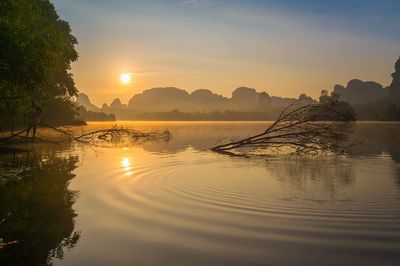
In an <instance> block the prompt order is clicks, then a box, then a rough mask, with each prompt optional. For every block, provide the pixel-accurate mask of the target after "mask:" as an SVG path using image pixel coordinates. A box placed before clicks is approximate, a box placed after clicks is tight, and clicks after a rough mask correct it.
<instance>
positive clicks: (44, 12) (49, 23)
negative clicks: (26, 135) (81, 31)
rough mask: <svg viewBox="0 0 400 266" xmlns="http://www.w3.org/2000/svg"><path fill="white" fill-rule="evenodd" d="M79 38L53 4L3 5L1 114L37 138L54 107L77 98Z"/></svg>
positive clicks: (6, 0)
mask: <svg viewBox="0 0 400 266" xmlns="http://www.w3.org/2000/svg"><path fill="white" fill-rule="evenodd" d="M76 44H77V40H76V38H75V37H74V36H73V35H72V34H71V29H70V26H69V24H68V23H67V22H66V21H64V20H61V19H60V18H59V16H58V15H57V12H56V10H55V8H54V6H53V5H52V4H51V3H50V2H49V1H48V0H2V1H0V113H2V114H3V116H6V115H7V116H8V117H11V119H10V120H11V121H10V123H11V124H13V121H14V120H15V119H16V118H17V117H18V118H19V119H23V120H25V124H26V125H27V127H28V130H27V132H29V129H30V128H32V129H33V132H35V128H36V124H37V122H38V117H39V116H40V114H41V111H42V108H43V106H45V105H46V104H47V103H48V102H49V101H53V100H55V99H62V100H63V101H69V100H70V99H71V97H73V96H75V95H76V94H77V89H76V87H75V85H74V81H73V79H72V74H71V73H70V68H71V63H72V62H74V61H76V60H77V58H78V53H77V52H76V50H75V45H76Z"/></svg>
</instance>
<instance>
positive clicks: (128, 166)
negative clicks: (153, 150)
mask: <svg viewBox="0 0 400 266" xmlns="http://www.w3.org/2000/svg"><path fill="white" fill-rule="evenodd" d="M121 164H122V167H123V170H124V171H125V174H126V175H131V174H132V173H133V172H132V168H133V167H132V165H131V161H130V160H129V158H127V157H124V158H122V161H121Z"/></svg>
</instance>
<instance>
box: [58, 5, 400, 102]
mask: <svg viewBox="0 0 400 266" xmlns="http://www.w3.org/2000/svg"><path fill="white" fill-rule="evenodd" d="M53 3H54V5H55V7H56V9H57V11H58V13H59V15H60V17H61V18H62V19H64V20H66V21H68V22H69V23H70V25H71V28H72V32H73V34H74V35H75V36H76V37H77V38H78V42H79V45H78V46H77V50H78V52H79V60H78V62H75V63H74V64H73V66H72V72H73V74H74V79H75V82H76V84H77V87H78V89H79V90H80V91H81V92H84V93H86V94H88V95H89V96H90V98H91V100H92V102H94V103H95V104H97V105H101V104H103V103H105V102H107V103H110V102H111V101H112V100H113V99H114V98H120V99H121V100H122V102H125V103H126V102H127V101H128V100H129V99H130V98H131V97H132V96H133V95H134V94H136V93H140V92H142V91H143V90H145V89H149V88H153V87H167V86H172V87H178V88H181V89H185V90H187V91H189V92H192V91H194V90H196V89H210V90H212V91H213V92H215V93H218V94H222V95H224V96H228V97H229V96H231V93H232V91H233V90H234V89H235V88H237V87H241V86H246V87H251V88H255V89H256V90H257V91H266V92H268V93H269V94H270V95H276V96H284V97H298V96H299V95H300V94H301V93H306V94H307V95H310V96H312V97H318V96H319V94H320V92H321V90H323V89H328V90H332V88H333V86H334V85H335V84H344V85H345V84H347V82H348V80H350V79H353V78H358V79H361V80H374V81H377V82H379V83H381V84H383V85H388V84H389V83H390V81H391V78H390V74H391V73H392V72H393V66H394V62H395V61H396V59H397V58H398V57H399V55H400V16H399V15H398V14H400V1H399V0H379V1H378V0H338V1H333V0H332V1H319V0H318V1H317V0H304V1H301V0H264V1H261V0H243V1H239V0H175V1H173V0H154V1H153V0H54V1H53ZM121 73H131V76H132V81H131V82H130V83H129V84H123V83H121V81H120V75H121Z"/></svg>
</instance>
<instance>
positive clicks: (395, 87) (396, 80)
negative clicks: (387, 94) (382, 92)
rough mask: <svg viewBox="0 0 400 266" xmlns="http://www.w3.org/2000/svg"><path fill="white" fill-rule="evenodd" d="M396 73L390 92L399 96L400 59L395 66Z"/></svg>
mask: <svg viewBox="0 0 400 266" xmlns="http://www.w3.org/2000/svg"><path fill="white" fill-rule="evenodd" d="M394 70H395V72H394V73H393V74H392V78H393V80H392V83H391V84H390V87H389V88H390V90H391V93H392V94H395V95H396V96H399V94H400V58H399V59H398V60H397V62H396V63H395V65H394Z"/></svg>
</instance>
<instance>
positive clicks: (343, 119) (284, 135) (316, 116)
mask: <svg viewBox="0 0 400 266" xmlns="http://www.w3.org/2000/svg"><path fill="white" fill-rule="evenodd" d="M353 122H354V119H353V117H351V116H348V115H347V114H345V113H341V112H340V111H338V110H336V109H335V106H334V103H332V104H319V103H313V102H304V101H297V102H295V103H293V104H291V105H289V106H288V107H286V108H285V109H284V110H283V111H282V112H281V113H280V115H279V116H278V118H277V120H276V121H275V122H273V123H272V124H271V125H270V126H269V127H268V128H267V129H266V130H265V131H264V132H262V133H260V134H257V135H254V136H250V137H247V138H243V139H240V140H237V141H232V142H227V143H224V144H220V145H217V146H214V147H213V148H212V149H211V150H212V151H214V152H218V153H223V154H229V155H241V156H243V155H245V156H246V155H249V154H271V153H290V154H293V153H294V154H320V153H323V152H334V153H343V152H344V151H345V150H346V149H347V148H348V147H349V146H352V145H355V144H354V143H352V144H346V143H347V142H348V135H349V133H350V132H351V130H352V127H353V124H354V123H353Z"/></svg>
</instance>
